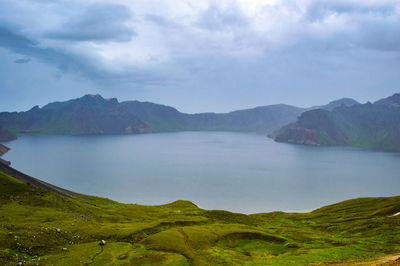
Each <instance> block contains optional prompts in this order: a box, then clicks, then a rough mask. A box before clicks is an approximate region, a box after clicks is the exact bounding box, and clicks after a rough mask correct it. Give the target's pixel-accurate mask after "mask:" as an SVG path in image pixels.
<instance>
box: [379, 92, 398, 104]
mask: <svg viewBox="0 0 400 266" xmlns="http://www.w3.org/2000/svg"><path fill="white" fill-rule="evenodd" d="M374 104H380V105H389V106H393V107H400V93H395V94H393V95H392V96H389V97H387V98H384V99H381V100H379V101H376V102H374Z"/></svg>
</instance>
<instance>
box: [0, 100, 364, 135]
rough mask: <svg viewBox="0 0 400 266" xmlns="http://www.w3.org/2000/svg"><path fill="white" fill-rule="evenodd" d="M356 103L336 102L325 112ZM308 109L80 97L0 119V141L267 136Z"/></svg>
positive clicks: (329, 105) (327, 106) (348, 101)
mask: <svg viewBox="0 0 400 266" xmlns="http://www.w3.org/2000/svg"><path fill="white" fill-rule="evenodd" d="M355 103H357V102H356V101H354V100H351V99H341V100H337V101H334V102H331V103H329V104H328V105H325V106H320V107H314V109H315V108H332V107H334V106H340V105H342V104H344V105H350V104H355ZM309 109H311V108H308V109H307V108H299V107H294V106H290V105H285V104H276V105H268V106H260V107H255V108H251V109H245V110H239V111H233V112H229V113H199V114H186V113H182V112H179V111H178V110H176V109H175V108H173V107H170V106H165V105H161V104H155V103H150V102H139V101H125V102H118V100H117V99H115V98H112V99H104V98H103V97H101V96H100V95H85V96H83V97H81V98H78V99H73V100H69V101H65V102H54V103H49V104H47V105H45V106H44V107H42V108H39V107H38V106H35V107H33V108H32V109H31V110H29V111H26V112H12V113H10V112H3V113H0V141H8V140H13V139H15V138H16V137H17V136H18V135H35V134H37V135H43V134H52V135H56V134H61V135H79V134H135V133H150V132H178V131H236V132H256V133H264V134H268V133H271V132H273V131H275V130H277V129H279V128H280V127H282V126H284V125H286V124H288V123H291V122H294V121H295V120H296V118H297V117H298V116H299V115H300V114H301V113H303V112H304V111H306V110H309Z"/></svg>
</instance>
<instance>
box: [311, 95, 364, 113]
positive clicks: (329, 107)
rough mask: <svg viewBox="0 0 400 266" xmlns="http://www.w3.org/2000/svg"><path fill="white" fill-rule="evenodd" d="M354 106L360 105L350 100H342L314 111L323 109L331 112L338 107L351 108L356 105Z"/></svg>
mask: <svg viewBox="0 0 400 266" xmlns="http://www.w3.org/2000/svg"><path fill="white" fill-rule="evenodd" d="M356 104H360V103H359V102H357V101H356V100H354V99H351V98H342V99H339V100H335V101H332V102H330V103H328V104H327V105H323V106H319V107H317V108H314V109H324V110H328V111H332V110H333V109H335V108H336V107H340V106H342V105H344V106H352V105H356Z"/></svg>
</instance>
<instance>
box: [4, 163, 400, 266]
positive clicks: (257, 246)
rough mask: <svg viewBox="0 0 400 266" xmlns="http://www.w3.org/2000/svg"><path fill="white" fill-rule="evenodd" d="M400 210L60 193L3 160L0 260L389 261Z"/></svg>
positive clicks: (353, 204)
mask: <svg viewBox="0 0 400 266" xmlns="http://www.w3.org/2000/svg"><path fill="white" fill-rule="evenodd" d="M398 212H400V197H390V198H362V199H355V200H349V201H345V202H341V203H338V204H334V205H330V206H327V207H323V208H320V209H318V210H315V211H313V212H310V213H292V214H290V213H283V212H272V213H263V214H253V215H244V214H238V213H231V212H227V211H208V210H203V209H200V208H198V207H197V206H195V205H194V204H192V203H191V202H188V201H176V202H173V203H171V204H166V205H161V206H141V205H136V204H121V203H118V202H114V201H111V200H108V199H103V198H97V197H91V196H85V195H79V194H74V193H73V194H69V195H67V196H63V195H60V194H57V193H54V192H50V191H48V190H45V189H41V188H37V187H34V186H32V184H31V185H28V184H25V183H22V182H20V181H19V180H17V179H16V178H14V174H13V172H12V170H9V171H4V168H3V169H0V265H17V264H18V263H21V264H22V265H52V264H54V265H309V264H314V265H315V264H317V265H318V264H334V263H339V264H340V263H344V264H359V265H373V264H376V263H383V262H386V261H391V262H390V263H391V265H392V264H393V263H396V262H395V260H396V258H397V256H395V255H396V254H400V216H394V214H396V213H398ZM101 240H105V241H106V245H104V246H101V245H99V243H100V241H101ZM389 255H390V256H389ZM385 258H392V259H389V260H387V259H385Z"/></svg>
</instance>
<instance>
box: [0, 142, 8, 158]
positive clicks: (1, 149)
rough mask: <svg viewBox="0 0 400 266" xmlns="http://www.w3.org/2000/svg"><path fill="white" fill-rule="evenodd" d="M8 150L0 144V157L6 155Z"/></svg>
mask: <svg viewBox="0 0 400 266" xmlns="http://www.w3.org/2000/svg"><path fill="white" fill-rule="evenodd" d="M9 150H10V148H8V147H6V146H4V145H3V144H0V156H2V155H3V154H6V153H7V152H8V151H9Z"/></svg>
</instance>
